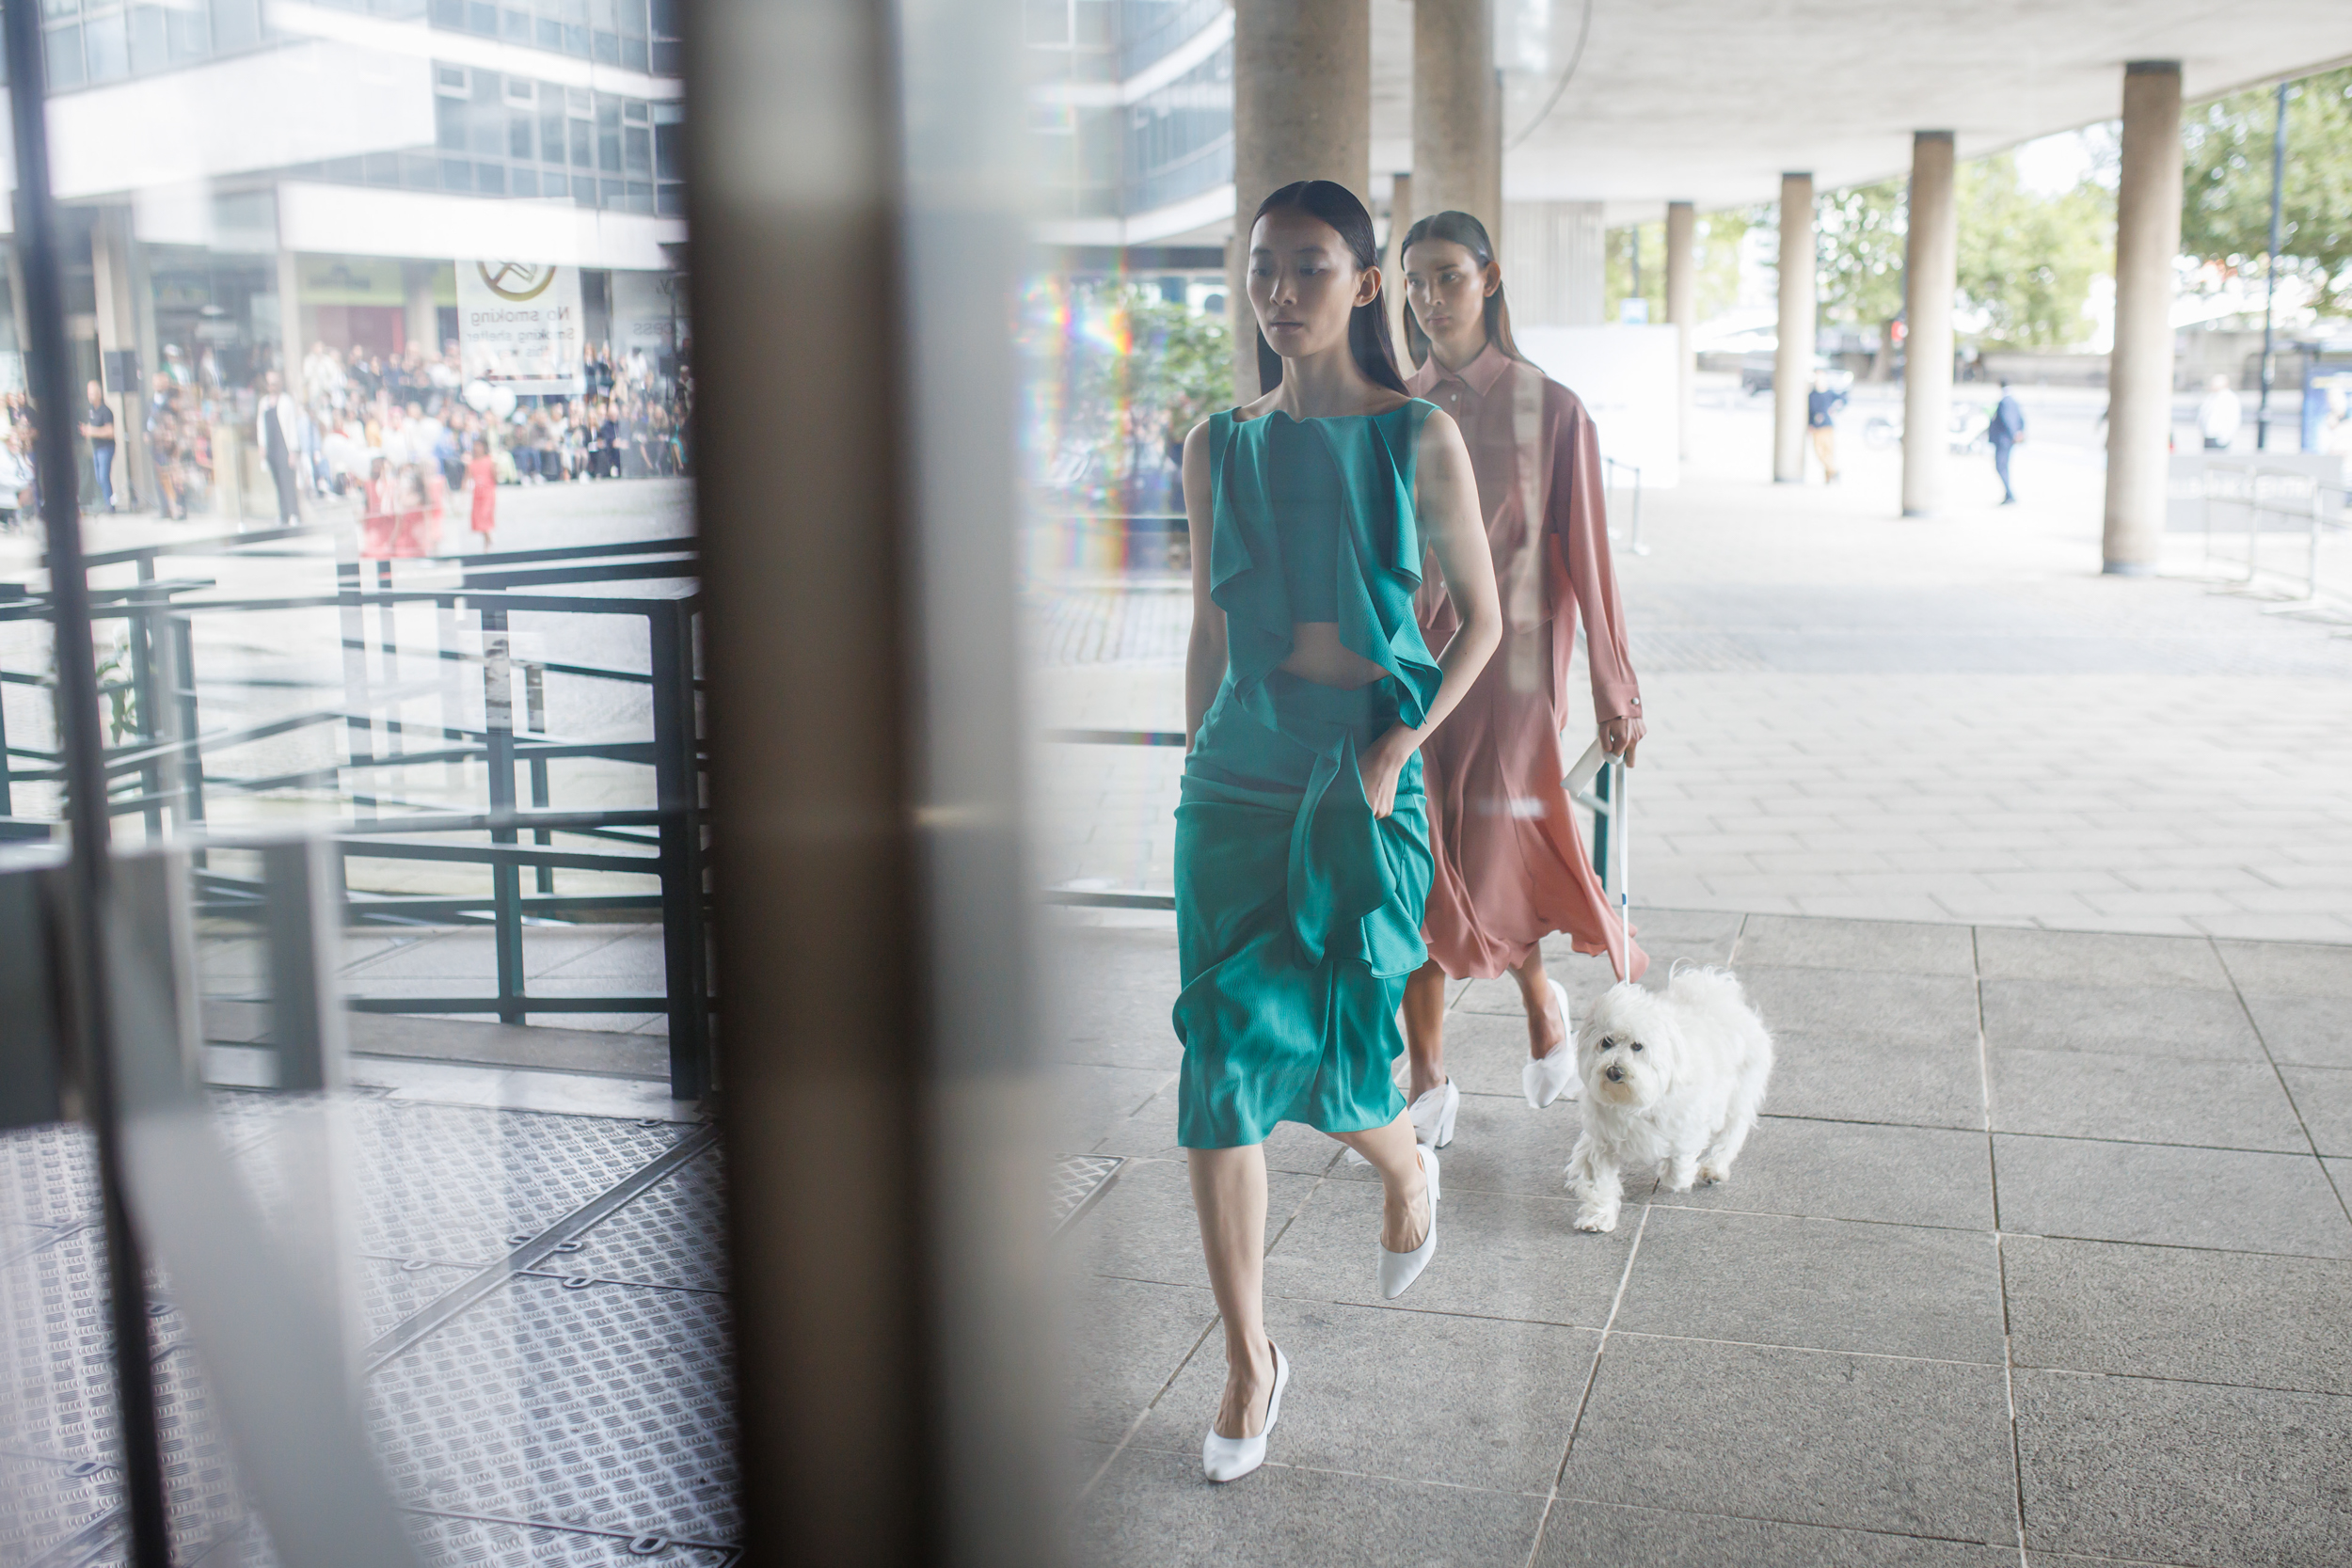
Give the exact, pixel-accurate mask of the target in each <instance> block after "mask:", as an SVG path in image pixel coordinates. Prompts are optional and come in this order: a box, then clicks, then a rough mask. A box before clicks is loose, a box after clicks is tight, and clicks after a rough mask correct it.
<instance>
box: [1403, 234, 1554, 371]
mask: <svg viewBox="0 0 2352 1568" xmlns="http://www.w3.org/2000/svg"><path fill="white" fill-rule="evenodd" d="M1423 240H1447V241H1451V242H1452V243H1454V245H1460V246H1461V247H1462V248H1463V249H1465V250H1467V251H1469V252H1470V254H1471V255H1472V256H1474V257H1476V258H1477V259H1478V265H1479V267H1480V268H1481V269H1482V270H1483V269H1485V268H1486V267H1489V266H1492V265H1493V264H1494V259H1495V245H1494V242H1493V241H1492V240H1490V239H1488V238H1487V237H1486V225H1485V224H1483V223H1481V222H1479V221H1478V220H1477V219H1476V218H1474V217H1472V216H1470V214H1468V213H1454V212H1446V213H1432V214H1429V215H1428V216H1427V217H1425V218H1423V219H1422V220H1421V221H1420V222H1419V223H1416V224H1414V225H1413V227H1411V228H1410V229H1407V230H1405V243H1404V244H1403V245H1398V246H1397V247H1396V275H1397V277H1399V278H1400V279H1401V278H1403V277H1404V276H1405V253H1406V251H1408V250H1410V249H1412V248H1413V246H1415V245H1419V244H1421V243H1422V241H1423ZM1486 341H1488V342H1490V343H1492V344H1494V345H1495V347H1497V348H1499V349H1501V350H1502V352H1503V353H1504V354H1505V355H1508V356H1510V357H1511V358H1514V359H1517V360H1518V361H1519V362H1520V363H1521V364H1525V363H1526V362H1527V356H1526V355H1524V354H1521V353H1520V352H1519V345H1518V344H1517V343H1516V342H1513V341H1511V308H1510V306H1508V305H1506V304H1504V303H1503V299H1502V283H1501V282H1497V283H1496V284H1495V292H1494V293H1490V294H1488V295H1487V296H1486ZM1405 348H1406V352H1407V353H1409V354H1411V355H1412V356H1413V363H1414V364H1416V365H1418V364H1420V363H1421V362H1422V360H1424V359H1426V358H1428V357H1429V334H1428V333H1426V332H1424V331H1422V327H1421V319H1420V318H1419V317H1417V316H1415V315H1414V314H1413V306H1412V301H1411V299H1410V298H1409V297H1408V298H1407V299H1406V304H1405Z"/></svg>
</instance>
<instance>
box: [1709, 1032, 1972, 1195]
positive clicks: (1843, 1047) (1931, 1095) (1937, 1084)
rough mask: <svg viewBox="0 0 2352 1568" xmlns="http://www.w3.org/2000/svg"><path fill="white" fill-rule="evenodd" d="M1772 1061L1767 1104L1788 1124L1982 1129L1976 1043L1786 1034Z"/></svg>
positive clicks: (1775, 1044) (1779, 1035)
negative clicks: (1817, 1120)
mask: <svg viewBox="0 0 2352 1568" xmlns="http://www.w3.org/2000/svg"><path fill="white" fill-rule="evenodd" d="M1767 1016H1768V1017H1769V1015H1767ZM1772 1053H1773V1054H1772V1083H1771V1085H1770V1086H1769V1087H1768V1088H1767V1089H1766V1090H1765V1103H1766V1104H1767V1105H1769V1106H1771V1107H1772V1109H1773V1110H1774V1111H1777V1112H1779V1113H1781V1114H1783V1115H1785V1116H1793V1117H1823V1118H1826V1119H1828V1120H1832V1121H1855V1122H1884V1123H1889V1124H1892V1125H1897V1126H1908V1127H1963V1128H1982V1127H1983V1126H1984V1074H1983V1068H1982V1065H1981V1064H1980V1062H1979V1052H1978V1049H1977V1043H1976V1041H1975V1040H1974V1039H1973V1038H1970V1039H1965V1040H1963V1039H1957V1038H1952V1039H1946V1040H1942V1041H1939V1042H1935V1043H1931V1044H1900V1043H1888V1042H1882V1041H1878V1040H1863V1041H1856V1040H1854V1039H1853V1038H1851V1037H1849V1036H1847V1035H1845V1034H1843V1033H1840V1034H1837V1035H1834V1036H1822V1035H1814V1034H1809V1033H1806V1032H1804V1031H1801V1030H1797V1029H1791V1028H1780V1029H1775V1030H1774V1032H1773V1037H1772ZM1744 1158H1745V1156H1742V1159H1743V1160H1744Z"/></svg>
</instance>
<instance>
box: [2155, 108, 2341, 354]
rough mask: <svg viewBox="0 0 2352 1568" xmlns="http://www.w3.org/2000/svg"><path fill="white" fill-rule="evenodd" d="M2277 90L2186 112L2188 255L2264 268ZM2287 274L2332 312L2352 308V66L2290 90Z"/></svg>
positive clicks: (2283, 221)
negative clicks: (2300, 281)
mask: <svg viewBox="0 0 2352 1568" xmlns="http://www.w3.org/2000/svg"><path fill="white" fill-rule="evenodd" d="M2277 115H2278V102H2277V99H2276V97H2275V96H2274V89H2271V88H2266V87H2265V88H2257V89H2255V90H2254V91H2251V92H2241V93H2234V94H2233V95H2231V96H2230V97H2228V98H2224V99H2221V100H2220V101H2218V102H2217V103H2208V104H2206V105H2204V106H2203V107H2202V108H2199V109H2193V110H2191V111H2189V113H2188V114H2187V115H2185V117H2184V118H2183V122H2182V126H2181V140H2182V144H2183V150H2184V153H2185V158H2186V167H2185V196H2184V198H2183V200H2182V203H2181V253H2182V254H2183V255H2185V256H2193V257H2195V258H2196V259H2197V260H2199V261H2212V262H2218V263H2220V264H2221V265H2223V266H2226V267H2229V268H2231V269H2233V270H2234V271H2241V272H2249V273H2253V274H2255V275H2256V276H2258V277H2259V276H2260V269H2261V266H2262V257H2263V256H2264V255H2265V252H2266V251H2267V250H2268V249H2269V245H2270V164H2271V147H2272V137H2273V134H2274V131H2275V128H2276V126H2277ZM2279 252H2280V262H2279V267H2280V276H2282V277H2283V276H2289V275H2294V276H2299V277H2303V278H2305V279H2307V280H2308V281H2309V282H2310V283H2311V284H2312V286H2313V287H2314V288H2315V289H2316V290H2317V291H2318V293H2319V298H2318V301H2317V303H2318V305H2319V308H2320V309H2321V310H2322V311H2323V312H2324V313H2326V314H2329V315H2342V314H2347V313H2352V67H2347V68H2345V69H2344V70H2340V71H2325V72H2323V73H2321V74H2320V75H2317V76H2307V77H2305V78H2304V79H2303V80H2302V81H2300V82H2296V83H2294V84H2292V85H2291V86H2289V87H2288V88H2287V165H2286V179H2285V181H2284V182H2283V184H2282V188H2281V192H2280V245H2279Z"/></svg>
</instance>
